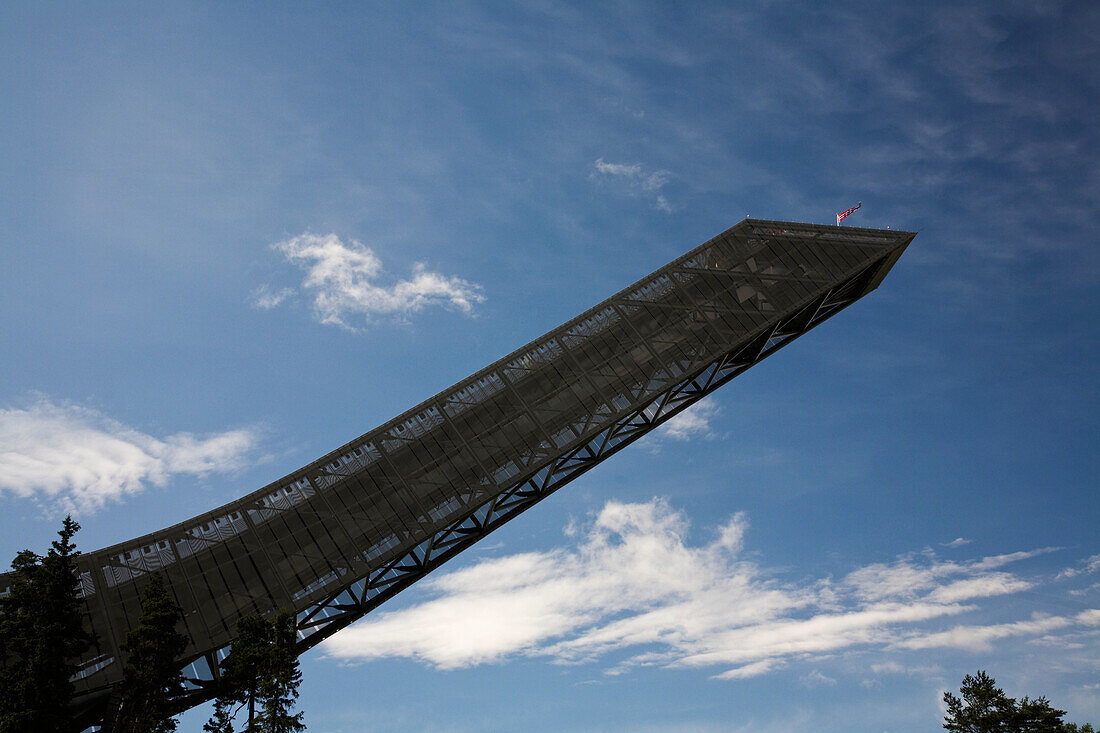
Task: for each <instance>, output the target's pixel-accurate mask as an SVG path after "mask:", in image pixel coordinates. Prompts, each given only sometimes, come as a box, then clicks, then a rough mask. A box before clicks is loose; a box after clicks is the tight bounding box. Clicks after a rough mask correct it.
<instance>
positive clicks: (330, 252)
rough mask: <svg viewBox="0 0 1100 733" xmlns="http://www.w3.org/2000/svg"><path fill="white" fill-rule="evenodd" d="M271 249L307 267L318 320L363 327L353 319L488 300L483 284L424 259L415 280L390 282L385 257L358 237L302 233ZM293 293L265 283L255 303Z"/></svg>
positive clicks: (467, 309)
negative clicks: (440, 270)
mask: <svg viewBox="0 0 1100 733" xmlns="http://www.w3.org/2000/svg"><path fill="white" fill-rule="evenodd" d="M272 249H274V250H275V251H276V252H279V253H280V254H282V255H283V257H285V258H286V261H287V262H290V263H293V264H295V265H298V266H299V267H301V268H302V269H303V270H304V271H305V273H306V274H305V278H304V279H303V280H302V283H301V290H302V291H303V292H304V293H307V294H308V295H309V296H310V297H311V299H312V305H313V311H314V313H315V314H316V316H317V318H318V320H320V322H321V323H326V324H330V325H336V326H342V327H344V328H347V329H350V330H355V329H356V328H357V326H358V325H361V324H357V323H355V322H353V321H361V322H367V323H369V322H370V321H371V319H372V318H374V317H377V316H398V317H404V316H407V315H408V314H410V313H415V312H416V311H419V310H421V309H423V308H426V307H428V306H433V305H439V306H445V307H448V308H452V309H454V310H457V311H460V312H462V313H467V314H469V313H472V312H473V308H474V304H476V303H481V302H483V301H484V300H485V296H484V295H482V292H481V286H480V285H477V284H476V283H471V282H468V281H466V280H463V279H461V278H459V277H454V276H447V275H442V274H440V273H438V272H433V271H431V270H429V269H428V267H427V266H426V265H424V264H423V263H416V264H414V265H413V271H412V277H411V278H409V279H405V280H400V279H398V280H392V279H391V280H390V282H388V284H387V283H385V282H384V280H385V278H384V277H383V275H384V272H383V269H382V261H381V260H380V259H378V257H377V256H376V255H375V254H374V251H373V250H371V249H370V247H367V246H366V245H364V244H363V243H362V242H359V241H357V240H354V239H349V240H348V241H347V242H344V241H343V240H341V239H340V238H339V237H337V236H336V235H335V234H328V235H325V236H319V235H316V234H309V233H305V234H300V235H298V236H297V237H293V238H291V239H287V240H285V241H282V242H277V243H275V244H273V245H272ZM294 292H295V291H294V290H293V289H291V288H283V289H281V290H278V291H274V290H273V289H272V288H271V287H270V286H267V285H264V286H261V288H259V289H258V290H256V291H255V292H254V293H253V298H252V302H253V304H254V305H255V306H256V307H258V308H263V309H270V308H274V307H276V306H277V305H279V304H280V303H282V302H283V301H284V300H286V299H287V298H288V297H290V296H291V295H293V294H294ZM356 317H358V318H356Z"/></svg>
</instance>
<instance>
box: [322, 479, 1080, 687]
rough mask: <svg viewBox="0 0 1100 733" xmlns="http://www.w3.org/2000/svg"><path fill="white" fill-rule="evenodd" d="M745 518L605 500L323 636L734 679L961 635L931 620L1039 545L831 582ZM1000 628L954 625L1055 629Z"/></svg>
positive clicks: (340, 646) (422, 651) (430, 653)
mask: <svg viewBox="0 0 1100 733" xmlns="http://www.w3.org/2000/svg"><path fill="white" fill-rule="evenodd" d="M747 527H748V523H747V519H746V517H745V515H744V514H743V513H739V514H737V515H736V516H734V517H733V518H732V519H731V520H730V521H729V522H728V523H727V524H725V525H724V526H722V527H720V528H718V530H717V532H715V533H714V534H712V539H711V540H710V541H708V542H706V543H704V544H701V545H692V544H689V543H688V541H687V538H688V530H689V523H688V520H687V518H686V517H685V516H684V515H683V514H682V513H680V512H677V511H675V510H673V509H672V508H671V507H670V506H669V505H668V504H667V502H665V501H663V500H659V499H655V500H653V501H651V502H647V503H641V504H622V503H618V502H609V503H608V504H607V505H606V506H605V507H604V508H603V510H602V511H601V512H600V513H599V515H598V516H596V517H595V519H594V520H593V521H592V522H591V523H590V524H589V525H588V526H587V527H585V528H584V529H583V530H580V531H576V532H575V533H574V536H573V537H570V539H569V541H568V543H567V544H566V545H565V546H562V547H559V548H557V549H553V550H549V551H545V552H534V553H525V554H521V555H513V556H509V557H503V558H495V559H486V560H482V561H480V562H477V563H475V564H473V565H471V566H469V567H466V568H463V569H461V570H457V571H454V572H452V573H448V574H446V575H442V576H439V577H437V578H431V579H428V580H427V581H425V582H424V583H422V588H424V590H425V591H426V592H427V593H428V594H429V595H430V598H429V599H428V600H426V601H423V602H421V603H418V604H415V605H413V606H411V607H409V608H407V609H404V610H399V611H391V612H381V613H375V614H372V615H371V616H369V617H367V618H366V619H364V620H363V621H361V622H359V623H358V624H356V625H354V626H353V627H351V628H350V629H348V630H346V631H343V632H341V633H340V634H338V635H336V636H334V637H333V638H332V639H330V640H328V641H327V642H325V647H324V648H325V651H326V653H327V655H328V656H329V657H330V658H333V659H338V660H347V661H363V660H369V659H376V658H382V657H408V658H413V659H417V660H420V661H422V662H424V663H427V664H430V665H433V666H436V667H439V668H443V669H455V668H462V667H469V666H472V665H477V664H485V663H499V662H503V661H505V660H507V659H508V658H510V657H514V656H542V657H548V658H550V659H551V660H553V661H555V662H557V663H591V662H596V661H598V660H599V659H601V658H603V657H604V656H605V655H609V654H612V653H616V652H626V656H625V658H623V657H622V656H621V654H616V657H617V658H618V659H619V661H617V663H615V664H614V665H613V666H612V667H611V668H610V669H609V670H607V673H608V674H622V673H624V672H626V671H628V670H630V669H631V668H633V667H637V666H654V665H656V666H666V667H694V668H711V669H715V671H716V674H715V676H716V678H718V679H725V680H733V679H743V678H746V677H751V676H755V675H760V674H764V673H767V672H769V671H771V670H774V669H778V668H779V667H782V666H786V665H788V664H790V663H793V662H795V661H799V660H803V661H805V660H815V659H821V658H823V657H825V656H828V655H835V654H840V653H844V652H846V651H855V650H866V649H868V648H870V649H878V650H879V651H882V652H884V653H885V652H887V651H890V653H893V654H897V653H898V652H897V650H898V649H899V648H913V649H917V648H924V647H931V646H942V645H948V644H958V643H961V642H959V641H958V639H960V638H961V637H962V636H965V633H964V632H958V633H956V632H955V631H942V630H940V629H935V628H934V624H935V622H936V621H937V620H941V619H944V618H947V617H951V616H956V615H959V614H962V613H965V612H969V611H973V610H976V609H977V606H975V605H973V604H974V603H975V602H976V601H978V600H979V599H983V598H988V597H991V596H996V595H1001V594H1005V593H1013V592H1017V591H1020V590H1023V589H1026V588H1029V587H1031V585H1032V584H1031V583H1029V582H1027V581H1024V580H1021V579H1019V578H1017V577H1015V576H1014V575H1012V574H1011V573H1008V572H1006V571H1004V570H1000V569H999V568H1002V567H1003V566H1004V565H1005V564H1007V563H1010V562H1013V561H1014V560H1020V559H1024V558H1026V557H1031V556H1033V555H1034V554H1036V552H1037V551H1036V552H1024V553H1012V554H1010V555H998V556H994V557H990V558H978V559H975V560H970V561H967V562H942V561H940V560H938V559H937V558H936V557H935V556H934V554H932V553H922V554H920V555H915V556H906V557H902V558H899V559H898V560H897V561H895V562H892V563H884V564H875V565H870V566H866V567H863V568H858V569H857V570H855V571H853V572H851V573H849V574H848V576H847V577H845V578H844V579H843V580H841V581H840V582H833V581H832V580H831V579H829V578H821V579H808V580H802V581H800V582H788V583H784V582H780V581H778V580H777V579H776V573H775V572H774V571H770V570H767V569H765V568H762V567H760V566H759V565H757V564H756V563H755V562H753V561H750V560H748V559H746V558H745V557H744V556H743V555H742V546H743V543H744V535H745V532H746V530H747ZM964 601H966V602H967V604H964V603H963V602H964ZM1092 621H1093V619H1092V617H1091V616H1089V617H1085V616H1082V617H1081V618H1080V619H1078V620H1077V621H1075V622H1072V623H1082V624H1083V623H1091V622H1092ZM1068 623H1070V622H1067V625H1068ZM930 625H932V626H933V628H929V626H930ZM1007 626H1008V627H1011V629H1010V630H1008V631H1005V630H1004V628H1002V627H1000V626H992V627H957V628H959V629H962V628H965V629H968V630H969V631H972V632H973V633H972V637H973V638H980V639H984V640H985V641H984V642H983V643H990V642H991V641H993V640H995V639H997V638H1003V637H1005V636H1012V635H1025V634H1038V633H1045V632H1047V631H1050V630H1052V629H1056V628H1060V627H1058V626H1057V625H1056V624H1055V623H1054V622H1051V621H1050V620H1039V621H1028V622H1022V624H1016V625H1011V624H1009V625H1007ZM982 628H984V629H987V630H985V631H982V630H981V629H982ZM1006 628H1007V627H1006ZM937 634H939V635H942V636H937ZM906 645H908V646H906ZM817 682H820V680H817Z"/></svg>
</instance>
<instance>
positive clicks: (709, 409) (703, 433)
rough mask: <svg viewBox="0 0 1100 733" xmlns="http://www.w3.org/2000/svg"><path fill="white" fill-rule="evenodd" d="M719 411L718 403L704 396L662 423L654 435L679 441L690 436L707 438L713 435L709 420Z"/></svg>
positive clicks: (685, 439) (689, 438) (690, 437)
mask: <svg viewBox="0 0 1100 733" xmlns="http://www.w3.org/2000/svg"><path fill="white" fill-rule="evenodd" d="M719 412H721V410H720V409H719V407H718V405H717V404H715V403H714V401H713V400H712V399H711V398H710V397H706V398H704V399H702V400H699V401H698V402H696V403H695V404H694V405H692V406H691V407H689V408H687V409H686V410H684V411H683V412H681V413H680V414H679V415H677V416H676V417H674V418H672V419H671V420H669V421H668V422H666V423H665V424H664V425H662V426H661V427H660V428H659V429H658V431H657V433H656V434H655V437H658V438H660V437H665V438H671V439H672V440H679V441H687V440H691V439H692V438H706V439H708V440H709V439H711V438H713V437H715V436H714V432H713V431H712V430H711V426H710V422H711V420H712V419H713V418H714V417H715V416H717V415H718V413H719Z"/></svg>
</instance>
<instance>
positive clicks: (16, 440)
mask: <svg viewBox="0 0 1100 733" xmlns="http://www.w3.org/2000/svg"><path fill="white" fill-rule="evenodd" d="M256 441H257V436H256V434H255V432H254V431H252V430H248V429H240V430H230V431H226V432H222V433H210V434H207V435H194V434H192V433H175V434H173V435H168V436H165V437H162V438H158V437H154V436H152V435H149V434H148V433H143V432H141V431H139V430H135V429H133V428H130V427H127V426H126V425H123V424H122V423H120V422H118V421H116V420H112V419H110V418H108V417H106V416H105V415H103V414H101V413H100V412H98V411H96V410H93V409H89V408H87V407H81V406H78V405H73V404H67V403H62V404H55V403H54V402H52V401H50V400H48V399H40V400H39V401H37V402H35V403H34V404H32V405H30V406H29V407H25V408H8V409H0V489H2V490H5V491H9V492H11V493H13V494H15V495H16V496H20V497H27V498H34V499H37V500H38V501H40V502H41V503H43V504H54V503H56V504H58V505H60V506H61V507H62V508H63V509H64V510H68V511H74V512H82V513H90V512H93V511H95V510H97V509H100V508H102V507H103V506H104V505H105V504H106V503H107V502H110V501H118V500H120V499H122V498H123V497H124V496H125V495H127V494H135V493H137V492H139V491H142V490H143V489H145V487H146V486H147V485H150V484H152V485H157V486H159V485H163V484H165V483H166V482H167V481H168V480H169V479H170V478H171V477H172V476H173V475H174V474H196V475H202V474H206V473H211V472H224V471H230V470H233V469H235V468H238V467H239V466H240V465H241V462H242V460H243V459H244V457H245V456H246V455H247V454H248V452H249V451H250V450H252V449H253V448H254V447H255V445H256Z"/></svg>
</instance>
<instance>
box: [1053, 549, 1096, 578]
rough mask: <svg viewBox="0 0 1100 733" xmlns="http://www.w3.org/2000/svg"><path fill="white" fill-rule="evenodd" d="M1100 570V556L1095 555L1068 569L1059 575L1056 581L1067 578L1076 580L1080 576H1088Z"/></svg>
mask: <svg viewBox="0 0 1100 733" xmlns="http://www.w3.org/2000/svg"><path fill="white" fill-rule="evenodd" d="M1097 570H1100V555H1093V556H1092V557H1087V558H1085V559H1084V560H1082V561H1081V562H1080V563H1078V564H1077V566H1076V567H1072V568H1066V569H1065V570H1063V571H1062V572H1060V573H1058V575H1057V577H1055V580H1064V579H1066V578H1076V577H1077V576H1078V575H1088V574H1090V573H1095V572H1096V571H1097Z"/></svg>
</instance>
